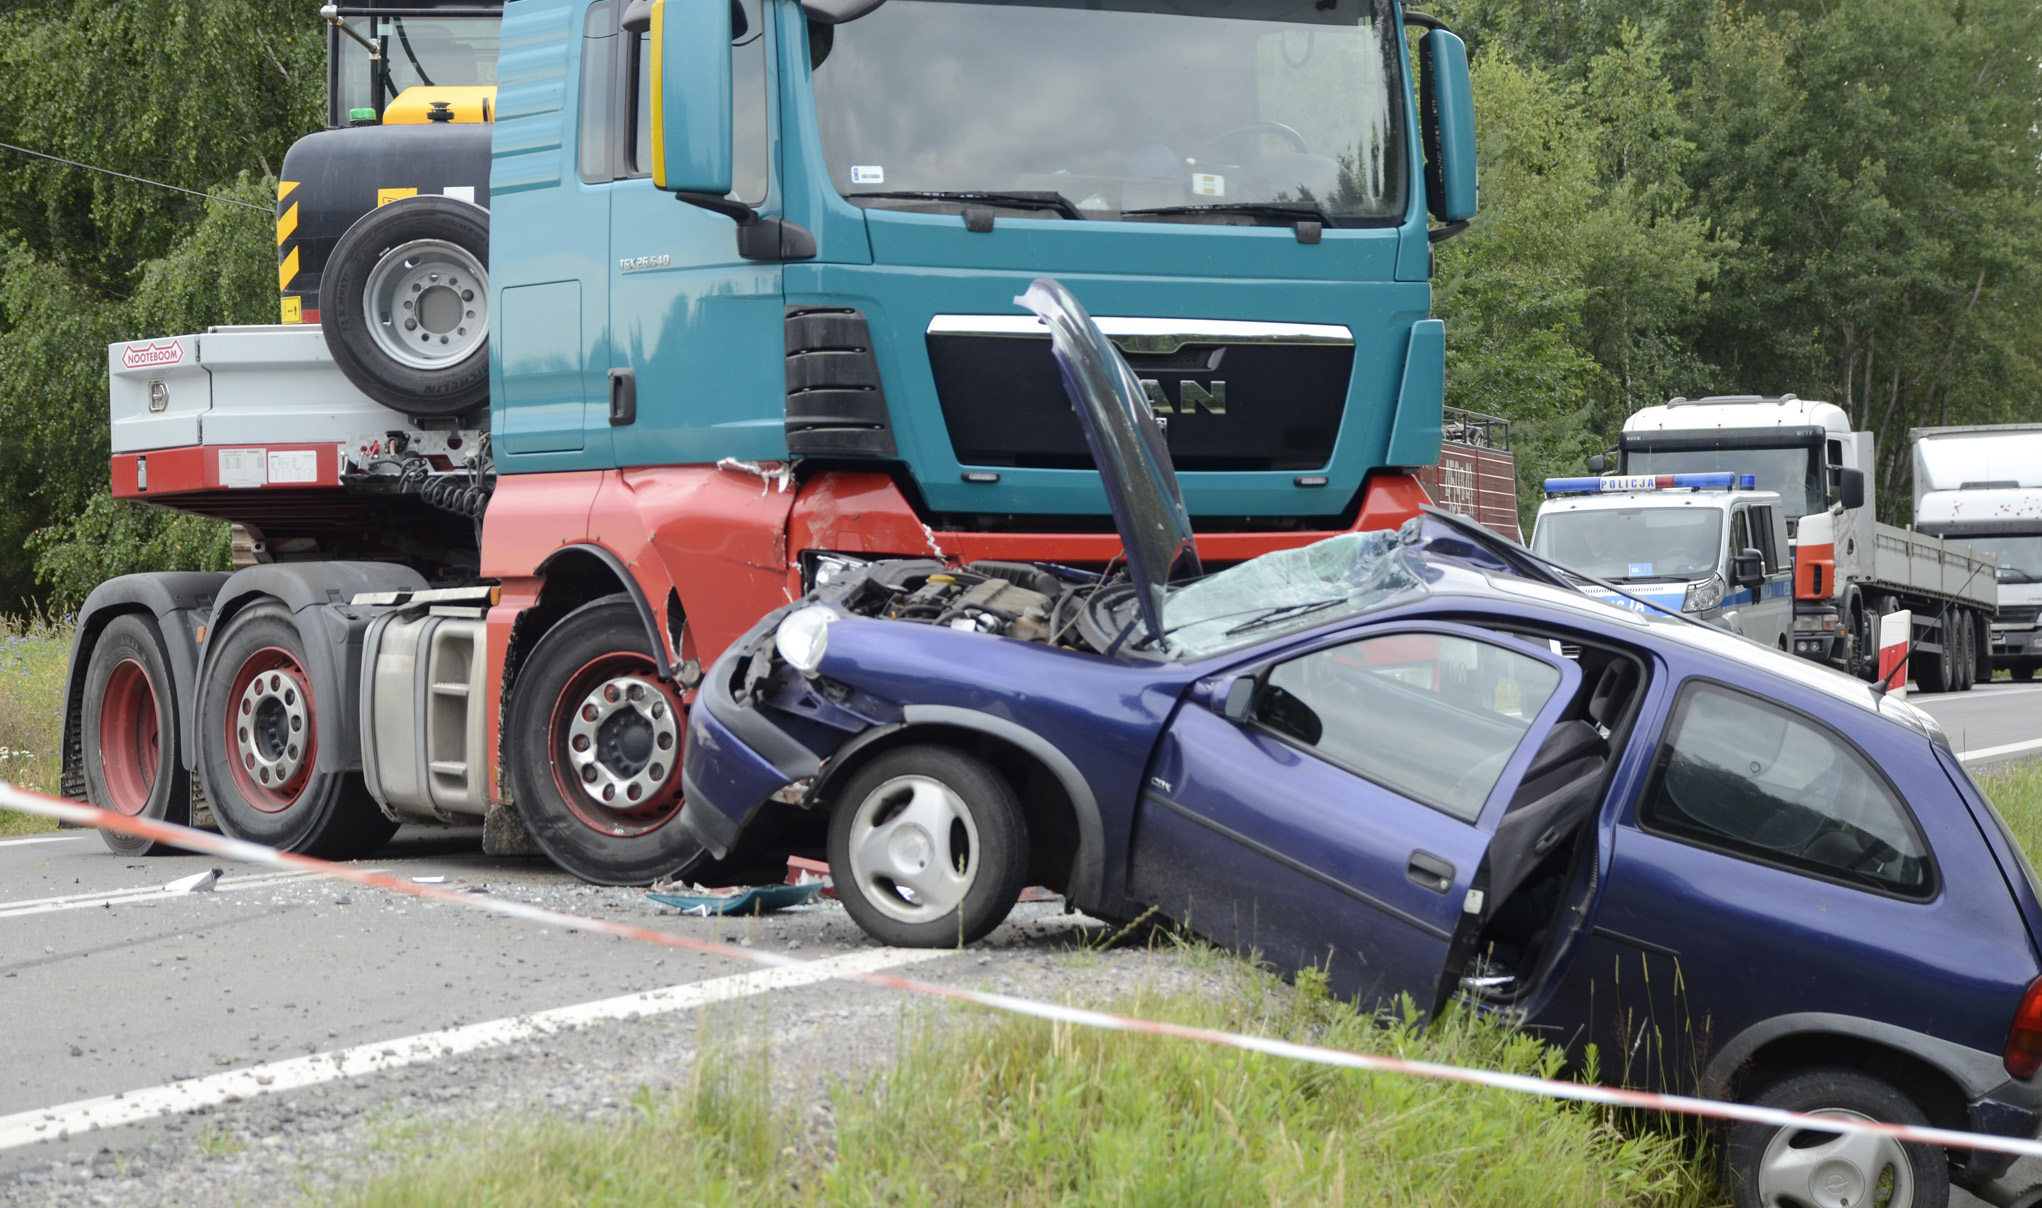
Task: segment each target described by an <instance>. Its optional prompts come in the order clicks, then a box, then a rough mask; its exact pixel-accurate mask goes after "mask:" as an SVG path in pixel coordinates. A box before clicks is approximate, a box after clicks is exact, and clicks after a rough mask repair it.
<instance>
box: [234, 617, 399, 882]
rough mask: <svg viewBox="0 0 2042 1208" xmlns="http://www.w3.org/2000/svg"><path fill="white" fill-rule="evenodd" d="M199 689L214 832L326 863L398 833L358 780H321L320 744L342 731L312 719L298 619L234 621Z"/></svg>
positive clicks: (317, 716) (334, 774)
mask: <svg viewBox="0 0 2042 1208" xmlns="http://www.w3.org/2000/svg"><path fill="white" fill-rule="evenodd" d="M208 655H209V658H208V660H207V664H206V674H205V678H204V680H203V681H202V682H201V683H200V685H199V729H198V733H199V751H200V753H201V756H202V758H201V759H200V761H199V776H200V780H201V781H202V783H203V784H204V785H205V790H206V801H207V803H208V804H209V805H211V806H212V810H213V818H214V820H215V821H217V822H218V823H219V824H220V829H221V830H223V831H225V832H226V833H227V834H229V835H231V836H232V837H234V838H236V839H245V840H247V841H248V842H250V843H260V844H263V845H264V846H266V847H275V848H279V849H281V850H283V851H291V852H299V853H301V854H304V855H308V856H318V857H321V858H322V859H328V860H352V859H356V858H359V857H361V856H366V855H368V854H369V853H371V852H373V851H375V850H376V849H377V848H379V847H381V846H383V844H385V843H387V842H389V839H390V836H391V835H393V834H395V833H396V832H397V823H395V822H394V821H392V820H391V819H390V818H389V817H388V816H386V815H385V814H384V813H383V810H382V808H381V807H380V806H378V805H377V804H376V800H375V798H373V797H371V796H370V795H369V790H368V786H367V785H365V784H363V782H362V776H361V773H360V772H341V771H322V770H320V768H319V766H318V756H319V745H320V743H322V742H331V741H333V737H334V733H335V731H334V730H333V727H335V726H339V725H343V724H345V721H344V719H342V718H340V717H338V716H337V715H336V714H335V713H334V712H333V711H331V709H329V710H328V711H326V712H322V711H321V706H320V704H319V701H318V697H317V693H316V692H315V691H314V689H313V685H312V677H311V674H310V673H309V672H308V671H306V669H305V668H306V659H305V640H304V638H303V636H302V635H301V634H300V633H299V632H298V622H297V618H295V617H293V616H292V615H291V612H290V610H289V609H287V608H285V607H284V606H283V605H282V604H279V603H273V602H272V603H260V604H254V605H250V606H249V607H248V608H245V609H243V610H242V611H240V612H238V613H235V614H234V617H233V619H231V620H229V621H228V622H227V623H226V624H225V625H223V626H221V629H220V633H219V635H218V636H217V637H215V638H213V640H212V642H211V643H210V646H209V649H208Z"/></svg>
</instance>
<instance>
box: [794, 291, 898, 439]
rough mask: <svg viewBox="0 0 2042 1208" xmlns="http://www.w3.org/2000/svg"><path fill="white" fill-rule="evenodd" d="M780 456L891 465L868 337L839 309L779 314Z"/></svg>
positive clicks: (888, 428)
mask: <svg viewBox="0 0 2042 1208" xmlns="http://www.w3.org/2000/svg"><path fill="white" fill-rule="evenodd" d="M787 452H788V453H789V454H790V455H792V456H795V457H892V456H894V455H895V453H896V450H895V448H894V443H893V423H892V421H891V420H890V419H889V418H888V416H887V412H886V391H885V389H884V388H883V387H881V385H880V384H879V362H878V361H877V360H875V359H874V358H873V356H872V331H871V329H870V328H869V327H868V326H867V325H866V323H865V316H864V315H863V314H860V313H859V312H858V311H856V310H850V309H846V308H842V307H831V308H818V307H801V306H790V307H788V308H787Z"/></svg>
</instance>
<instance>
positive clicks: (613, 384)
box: [610, 369, 638, 428]
mask: <svg viewBox="0 0 2042 1208" xmlns="http://www.w3.org/2000/svg"><path fill="white" fill-rule="evenodd" d="M637 421H638V375H637V374H634V373H632V372H631V371H630V370H629V369H612V370H610V426H611V427H612V428H622V427H624V426H625V425H626V424H632V423H636V422H637Z"/></svg>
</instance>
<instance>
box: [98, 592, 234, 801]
mask: <svg viewBox="0 0 2042 1208" xmlns="http://www.w3.org/2000/svg"><path fill="white" fill-rule="evenodd" d="M227 579H228V576H227V574H226V573H225V572H222V571H156V572H149V573H144V574H135V575H121V576H120V577H118V578H114V579H108V580H107V581H106V582H104V583H101V584H100V585H99V586H98V587H95V588H93V589H92V594H91V595H88V596H86V597H85V603H84V604H82V605H81V606H79V609H78V622H77V628H76V630H75V631H74V633H73V634H72V637H71V657H70V663H69V665H68V666H66V668H65V670H64V716H63V726H62V730H61V735H62V736H61V738H60V739H59V747H60V750H61V755H62V769H61V772H62V781H61V787H62V791H63V794H64V795H65V796H66V797H77V798H83V797H84V796H85V747H84V743H85V736H84V699H83V698H84V694H85V672H86V668H87V667H88V666H89V665H90V664H91V662H92V652H93V651H94V650H95V649H97V648H98V646H99V639H100V635H102V634H104V633H105V632H106V627H107V626H108V625H110V624H112V623H113V621H114V619H115V618H117V617H122V616H128V615H132V614H136V613H140V614H143V615H146V616H148V617H149V618H150V619H151V620H153V621H154V622H155V623H156V632H157V634H158V635H159V636H160V637H161V638H162V641H163V648H164V654H165V660H164V661H165V662H166V663H167V664H168V666H169V668H170V697H171V706H172V708H173V709H174V710H175V711H176V713H175V717H176V725H177V745H178V762H179V763H180V764H181V765H182V766H184V767H185V768H186V769H187V770H189V769H190V768H191V767H192V766H193V764H192V760H193V759H194V758H195V756H194V754H193V751H194V748H195V746H196V743H195V741H194V733H195V727H196V725H197V723H196V722H195V720H194V718H195V716H196V714H197V710H196V709H194V708H192V707H191V705H192V702H194V701H196V700H197V699H198V696H197V693H198V678H199V642H198V629H199V627H200V626H201V625H202V624H204V623H205V621H206V619H207V618H208V617H209V616H210V615H211V611H212V607H213V601H214V598H215V597H216V596H217V594H218V592H219V590H220V586H221V584H223V583H225V582H226V581H227Z"/></svg>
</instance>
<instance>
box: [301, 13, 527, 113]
mask: <svg viewBox="0 0 2042 1208" xmlns="http://www.w3.org/2000/svg"><path fill="white" fill-rule="evenodd" d="M348 24H350V25H352V26H354V28H355V31H356V32H357V33H360V34H361V35H362V36H363V37H366V38H368V39H370V40H371V41H373V42H376V43H378V44H379V45H381V46H382V47H383V61H382V62H380V63H378V62H376V61H375V60H373V59H371V58H369V52H368V51H367V50H364V49H363V48H362V46H361V45H360V44H359V43H357V42H355V41H354V39H352V38H349V37H346V36H345V35H341V34H338V33H336V34H334V35H332V36H333V37H334V38H335V42H336V45H337V46H338V48H339V50H338V55H339V57H338V59H337V61H336V62H335V65H334V66H335V79H334V89H333V117H332V121H333V123H334V124H335V125H345V124H347V115H348V111H349V110H352V109H374V110H375V111H376V112H377V113H378V114H379V115H380V114H381V113H382V112H383V107H384V106H385V105H388V104H389V103H390V101H391V99H392V98H394V97H395V96H396V95H397V94H398V93H400V92H403V91H404V90H405V89H407V88H412V87H415V86H417V85H420V84H424V85H428V86H437V87H443V88H444V87H453V86H457V85H470V84H494V83H496V42H497V29H498V27H499V26H501V25H502V24H503V23H502V22H501V21H499V20H497V19H496V18H495V17H375V18H362V17H356V18H353V19H352V20H350V21H349V22H348Z"/></svg>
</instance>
